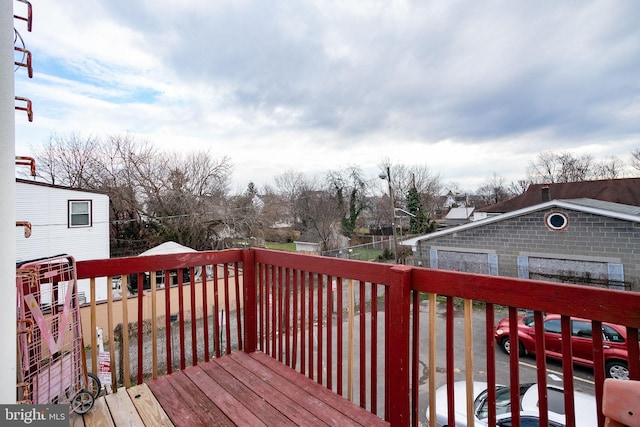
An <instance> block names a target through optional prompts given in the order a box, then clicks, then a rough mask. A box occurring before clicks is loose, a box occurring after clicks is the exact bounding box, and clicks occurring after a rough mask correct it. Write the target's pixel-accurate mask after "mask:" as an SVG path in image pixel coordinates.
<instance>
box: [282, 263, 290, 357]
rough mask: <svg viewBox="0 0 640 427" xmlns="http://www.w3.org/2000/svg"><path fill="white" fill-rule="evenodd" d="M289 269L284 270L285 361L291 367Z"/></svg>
mask: <svg viewBox="0 0 640 427" xmlns="http://www.w3.org/2000/svg"><path fill="white" fill-rule="evenodd" d="M290 273H291V272H290V271H289V269H288V268H285V269H284V282H285V285H284V302H283V304H284V339H285V351H284V354H285V361H284V363H285V364H286V365H287V366H289V367H291V335H290V334H291V330H290V326H291V320H290V316H291V308H290V307H291V278H290V277H289V276H290Z"/></svg>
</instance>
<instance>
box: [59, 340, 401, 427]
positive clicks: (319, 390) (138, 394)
mask: <svg viewBox="0 0 640 427" xmlns="http://www.w3.org/2000/svg"><path fill="white" fill-rule="evenodd" d="M71 425H72V426H78V427H80V426H85V427H90V426H116V427H121V426H165V425H166V426H171V425H175V426H189V427H193V426H297V425H299V426H326V425H334V426H388V425H389V423H387V422H386V421H384V420H382V419H380V418H378V417H377V416H375V415H373V414H371V413H370V412H368V411H366V410H364V409H362V408H360V407H359V406H357V405H355V404H353V403H351V402H349V401H348V400H346V399H344V398H343V397H341V396H338V395H337V394H335V393H332V392H331V391H330V390H328V389H326V388H325V387H322V386H321V385H319V384H317V383H316V382H314V381H312V380H310V379H309V378H307V377H305V376H303V375H300V374H299V373H297V372H295V371H294V370H292V369H290V368H288V367H287V366H285V365H283V364H282V363H280V362H278V361H276V360H274V359H272V358H271V357H269V356H267V355H265V354H263V353H261V352H255V353H250V354H247V353H244V352H236V353H233V354H231V355H228V356H224V357H221V358H219V359H214V360H213V361H210V362H208V363H203V364H200V365H198V366H191V367H188V368H187V369H185V370H183V371H179V372H175V373H173V374H171V375H168V376H164V377H160V378H158V379H155V380H153V381H150V382H149V383H147V384H142V385H139V386H135V387H132V388H130V389H128V390H126V391H124V390H123V389H121V390H120V391H119V392H118V393H113V394H109V395H107V396H105V397H103V398H100V399H99V400H98V401H96V405H95V407H94V409H93V410H92V411H90V412H89V413H88V414H86V415H84V417H81V416H78V415H73V416H72V418H71Z"/></svg>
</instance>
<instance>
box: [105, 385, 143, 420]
mask: <svg viewBox="0 0 640 427" xmlns="http://www.w3.org/2000/svg"><path fill="white" fill-rule="evenodd" d="M104 400H105V401H106V402H107V406H108V407H109V411H110V412H111V418H113V422H114V424H115V425H116V426H118V427H124V426H130V427H144V423H143V422H142V420H141V419H140V415H138V411H136V407H135V406H133V402H132V401H131V399H130V398H129V394H127V393H125V392H124V391H123V392H122V393H112V394H107V395H106V396H105V397H104Z"/></svg>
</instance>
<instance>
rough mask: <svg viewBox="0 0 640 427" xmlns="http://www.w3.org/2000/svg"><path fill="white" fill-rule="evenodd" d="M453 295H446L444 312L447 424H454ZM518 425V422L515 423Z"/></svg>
mask: <svg viewBox="0 0 640 427" xmlns="http://www.w3.org/2000/svg"><path fill="white" fill-rule="evenodd" d="M453 311H454V307H453V297H450V296H448V297H447V314H446V320H445V324H446V331H445V334H446V346H447V362H446V364H447V375H446V376H447V406H448V407H447V419H448V420H449V424H451V425H455V417H456V415H455V414H456V412H455V404H456V402H455V397H454V390H453V383H454V381H455V377H454V373H455V359H454V354H455V343H454V341H453V336H454V333H453V325H454V323H453V315H454V313H453ZM516 425H519V424H516Z"/></svg>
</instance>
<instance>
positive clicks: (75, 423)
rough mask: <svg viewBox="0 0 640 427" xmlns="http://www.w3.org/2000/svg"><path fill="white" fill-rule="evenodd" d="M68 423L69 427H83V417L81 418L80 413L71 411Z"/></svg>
mask: <svg viewBox="0 0 640 427" xmlns="http://www.w3.org/2000/svg"><path fill="white" fill-rule="evenodd" d="M69 425H70V426H71V427H84V419H83V418H82V415H78V414H76V413H75V412H72V413H71V414H70V415H69Z"/></svg>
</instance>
